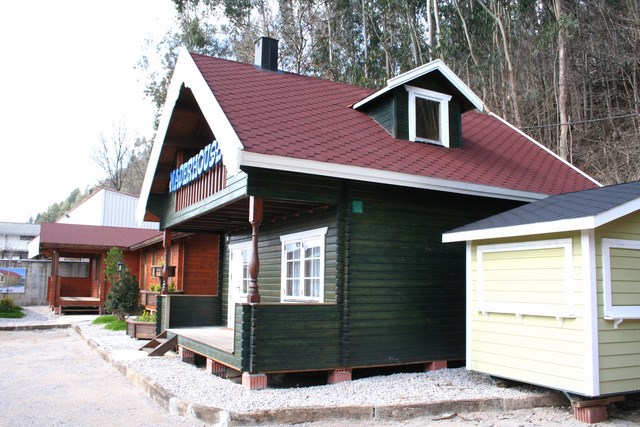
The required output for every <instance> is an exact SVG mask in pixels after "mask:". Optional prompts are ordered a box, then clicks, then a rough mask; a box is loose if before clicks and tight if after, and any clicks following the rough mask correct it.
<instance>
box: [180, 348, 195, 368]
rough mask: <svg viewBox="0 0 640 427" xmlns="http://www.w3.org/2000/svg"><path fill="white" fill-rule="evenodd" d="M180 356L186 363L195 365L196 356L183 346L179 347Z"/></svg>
mask: <svg viewBox="0 0 640 427" xmlns="http://www.w3.org/2000/svg"><path fill="white" fill-rule="evenodd" d="M178 356H179V357H180V360H182V361H183V362H185V363H191V364H192V365H193V364H194V363H195V359H196V354H195V353H194V352H193V351H191V350H188V349H186V348H184V347H182V346H179V347H178Z"/></svg>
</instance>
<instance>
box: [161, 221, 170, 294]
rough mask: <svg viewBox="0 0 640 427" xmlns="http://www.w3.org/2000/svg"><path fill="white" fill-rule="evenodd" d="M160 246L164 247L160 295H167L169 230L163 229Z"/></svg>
mask: <svg viewBox="0 0 640 427" xmlns="http://www.w3.org/2000/svg"><path fill="white" fill-rule="evenodd" d="M162 246H163V247H164V267H163V268H162V295H167V294H168V293H169V285H168V284H167V283H168V282H169V270H168V269H167V267H168V266H169V262H170V261H171V230H170V229H168V228H167V229H165V230H164V235H163V237H162Z"/></svg>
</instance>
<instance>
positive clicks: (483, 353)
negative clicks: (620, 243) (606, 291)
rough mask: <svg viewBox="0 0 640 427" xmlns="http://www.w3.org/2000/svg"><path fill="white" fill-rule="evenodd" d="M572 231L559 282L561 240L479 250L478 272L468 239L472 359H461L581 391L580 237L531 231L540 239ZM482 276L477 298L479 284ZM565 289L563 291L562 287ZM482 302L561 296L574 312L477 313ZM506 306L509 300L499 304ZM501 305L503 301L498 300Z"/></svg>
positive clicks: (548, 302)
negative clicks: (567, 315) (560, 317)
mask: <svg viewBox="0 0 640 427" xmlns="http://www.w3.org/2000/svg"><path fill="white" fill-rule="evenodd" d="M568 238H569V239H571V252H570V256H571V264H569V265H571V266H572V269H571V270H570V271H569V275H570V277H572V278H573V280H572V282H570V283H569V284H567V283H566V279H565V277H566V270H565V268H566V267H565V266H566V265H567V263H566V261H567V260H566V259H565V250H564V249H563V248H561V247H553V248H536V249H520V250H501V251H499V252H485V253H483V264H482V274H481V275H479V272H478V267H479V266H478V262H477V261H478V257H477V254H478V252H477V247H478V245H477V244H474V245H473V246H472V253H471V257H472V264H471V271H472V273H471V274H472V276H471V285H472V286H471V295H470V298H471V306H470V310H469V312H468V313H467V314H468V316H469V317H470V323H471V337H470V338H471V349H470V351H471V360H470V361H467V364H468V366H469V367H470V368H471V369H473V370H476V371H480V372H485V373H487V374H490V375H495V376H497V377H503V378H511V379H514V380H517V381H522V382H527V383H531V384H539V385H542V386H546V387H551V388H556V389H561V390H569V391H573V392H577V393H580V392H581V391H583V390H585V388H586V384H585V378H586V371H585V346H584V332H583V328H584V323H585V322H584V318H583V314H582V313H583V312H584V310H583V308H582V306H581V304H582V301H583V297H582V293H583V292H584V288H583V286H584V285H583V284H582V272H581V255H582V250H581V246H580V245H581V240H580V235H579V234H578V233H567V234H564V235H560V234H558V235H543V236H536V237H535V238H533V239H532V240H531V242H535V243H533V244H538V243H539V242H540V241H553V240H556V239H568ZM523 242H528V243H531V242H530V241H528V240H525V241H523V240H522V238H520V239H501V240H495V241H483V242H480V243H481V244H482V245H498V244H505V243H523ZM480 278H482V286H483V287H484V293H482V294H481V295H482V297H483V301H480V299H479V294H478V289H479V286H480V283H479V279H480ZM567 289H569V290H571V292H570V294H569V298H568V297H567V292H566V290H567ZM482 302H484V303H496V302H497V303H500V302H506V303H519V304H523V305H525V304H529V305H533V306H534V308H535V307H539V308H544V309H551V310H553V307H563V306H566V305H567V302H572V303H573V305H574V306H575V310H574V311H575V313H576V314H577V317H576V318H567V319H564V321H563V322H560V321H558V320H557V319H556V318H555V317H552V316H541V315H527V314H525V315H524V316H516V312H515V311H514V312H513V313H510V312H507V313H494V312H484V313H481V312H480V311H479V308H480V307H482V304H481V303H482ZM505 306H506V307H509V304H506V305H505ZM503 307H504V306H503Z"/></svg>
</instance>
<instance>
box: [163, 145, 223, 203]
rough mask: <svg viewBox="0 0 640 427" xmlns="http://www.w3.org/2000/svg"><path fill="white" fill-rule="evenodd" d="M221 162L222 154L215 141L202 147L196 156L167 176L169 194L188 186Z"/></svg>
mask: <svg viewBox="0 0 640 427" xmlns="http://www.w3.org/2000/svg"><path fill="white" fill-rule="evenodd" d="M221 161H222V152H221V151H220V146H219V145H218V141H217V140H213V142H212V143H211V144H209V145H207V146H206V147H204V148H203V149H202V150H200V152H199V153H198V154H196V155H195V156H193V157H192V158H190V159H189V160H188V161H187V162H185V163H183V164H181V165H180V167H178V169H176V170H174V171H173V172H171V174H170V175H169V192H170V193H173V192H174V191H176V190H178V189H179V188H180V187H182V186H184V185H187V184H189V183H190V182H192V181H194V180H195V179H197V178H199V177H200V176H201V175H202V174H204V173H206V172H208V171H209V169H211V168H213V167H214V166H215V165H217V164H218V163H220V162H221Z"/></svg>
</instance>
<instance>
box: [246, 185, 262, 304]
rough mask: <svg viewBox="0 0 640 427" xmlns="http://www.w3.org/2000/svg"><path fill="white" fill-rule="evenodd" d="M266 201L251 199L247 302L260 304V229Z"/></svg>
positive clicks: (259, 198)
mask: <svg viewBox="0 0 640 427" xmlns="http://www.w3.org/2000/svg"><path fill="white" fill-rule="evenodd" d="M263 208H264V200H263V199H262V197H254V196H251V197H250V198H249V222H250V223H251V245H252V250H251V264H250V265H249V274H250V276H251V280H250V282H249V293H248V294H247V302H249V303H256V302H260V290H259V288H258V273H259V272H260V257H259V255H258V228H259V227H260V224H261V223H262V213H263Z"/></svg>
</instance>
